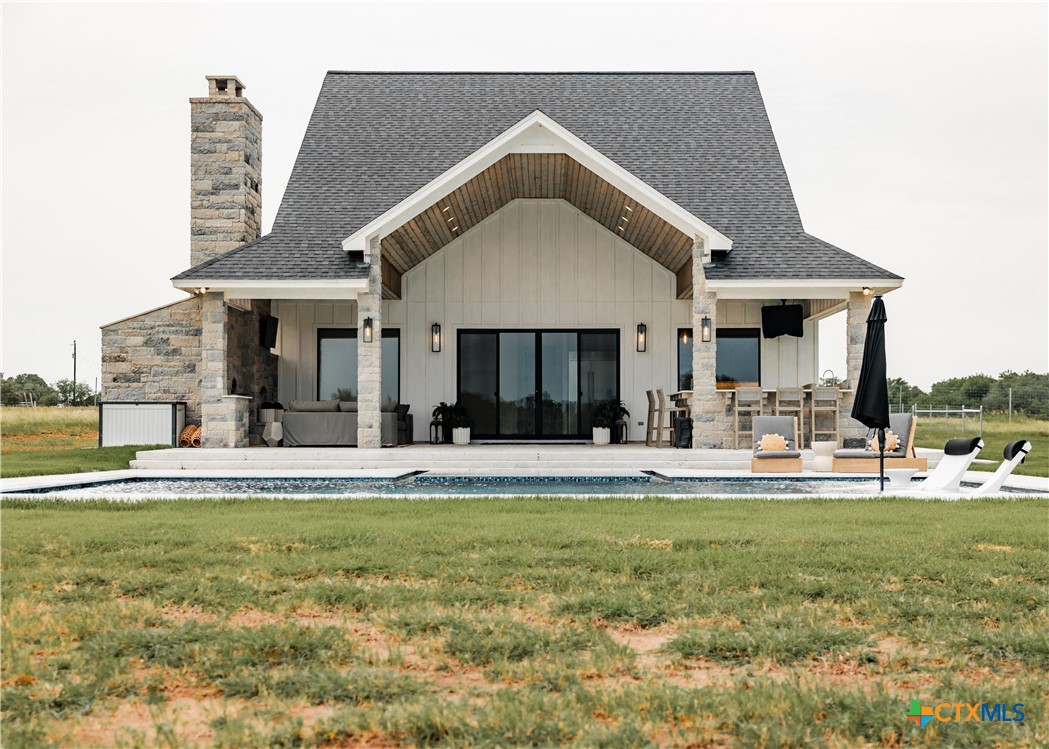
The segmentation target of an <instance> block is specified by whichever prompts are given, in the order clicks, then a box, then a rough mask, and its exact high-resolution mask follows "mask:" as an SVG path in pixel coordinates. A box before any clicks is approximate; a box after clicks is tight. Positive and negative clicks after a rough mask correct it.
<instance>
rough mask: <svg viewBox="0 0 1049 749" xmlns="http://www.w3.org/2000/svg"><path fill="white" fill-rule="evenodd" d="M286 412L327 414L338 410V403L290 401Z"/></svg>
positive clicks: (331, 401) (335, 401) (334, 401)
mask: <svg viewBox="0 0 1049 749" xmlns="http://www.w3.org/2000/svg"><path fill="white" fill-rule="evenodd" d="M288 410H289V411H298V412H299V413H328V412H332V411H338V410H339V401H338V400H330V401H292V402H291V403H289V404H288Z"/></svg>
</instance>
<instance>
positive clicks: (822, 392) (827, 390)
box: [809, 387, 841, 444]
mask: <svg viewBox="0 0 1049 749" xmlns="http://www.w3.org/2000/svg"><path fill="white" fill-rule="evenodd" d="M840 406H841V391H840V390H838V388H835V387H814V388H812V413H811V414H810V416H809V427H810V431H809V435H810V440H809V441H810V444H811V443H813V442H815V441H816V435H821V436H830V437H831V438H832V439H833V440H834V444H838V440H839V439H840V433H839V432H840V425H841V413H840V412H839V408H840ZM820 414H822V415H823V416H824V424H826V423H827V422H830V423H831V424H833V426H834V428H833V429H817V428H816V427H817V424H816V421H817V420H818V418H819V416H820Z"/></svg>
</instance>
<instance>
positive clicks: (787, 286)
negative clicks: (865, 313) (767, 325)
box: [707, 278, 903, 299]
mask: <svg viewBox="0 0 1049 749" xmlns="http://www.w3.org/2000/svg"><path fill="white" fill-rule="evenodd" d="M901 286H903V279H902V278H891V279H887V278H786V279H777V280H771V279H770V280H746V279H731V280H730V279H726V280H721V281H719V280H716V279H711V280H708V281H707V289H709V290H710V291H713V292H716V293H717V295H718V299H779V298H787V297H789V298H791V299H848V298H849V294H850V293H851V292H855V291H862V290H863V288H864V287H869V288H870V289H871V291H872V293H874V294H886V293H888V292H890V291H893V290H894V289H898V288H900V287H901Z"/></svg>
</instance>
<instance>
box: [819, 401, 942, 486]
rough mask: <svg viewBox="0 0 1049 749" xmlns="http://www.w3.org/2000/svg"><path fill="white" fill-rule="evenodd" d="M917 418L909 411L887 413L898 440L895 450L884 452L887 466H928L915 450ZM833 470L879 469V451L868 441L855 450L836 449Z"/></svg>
mask: <svg viewBox="0 0 1049 749" xmlns="http://www.w3.org/2000/svg"><path fill="white" fill-rule="evenodd" d="M917 422H918V420H917V419H916V418H915V417H913V416H912V415H911V414H890V415H889V430H890V431H892V433H893V434H895V435H896V436H897V437H898V438H899V440H900V443H899V445H897V447H896V449H895V450H892V451H891V452H886V453H885V467H886V468H917V469H918V470H919V471H927V470H929V461H928V460H926V459H925V458H919V457H918V456H917V454H916V453H915V452H914V428H915V426H916V425H917ZM831 470H833V471H834V472H835V473H878V470H879V469H878V453H877V452H875V451H874V450H871V448H870V443H869V442H868V443H867V446H866V447H864V448H859V449H855V450H835V451H834V462H833V466H832V468H831Z"/></svg>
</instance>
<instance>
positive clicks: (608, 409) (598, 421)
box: [592, 399, 630, 429]
mask: <svg viewBox="0 0 1049 749" xmlns="http://www.w3.org/2000/svg"><path fill="white" fill-rule="evenodd" d="M628 416H630V412H629V411H627V409H626V404H625V403H623V401H621V400H615V399H612V400H607V401H598V403H597V405H595V406H594V415H593V420H592V421H593V425H594V426H595V427H603V428H605V429H610V428H612V427H613V426H615V424H616V422H617V421H620V420H621V419H625V418H627V417H628Z"/></svg>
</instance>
